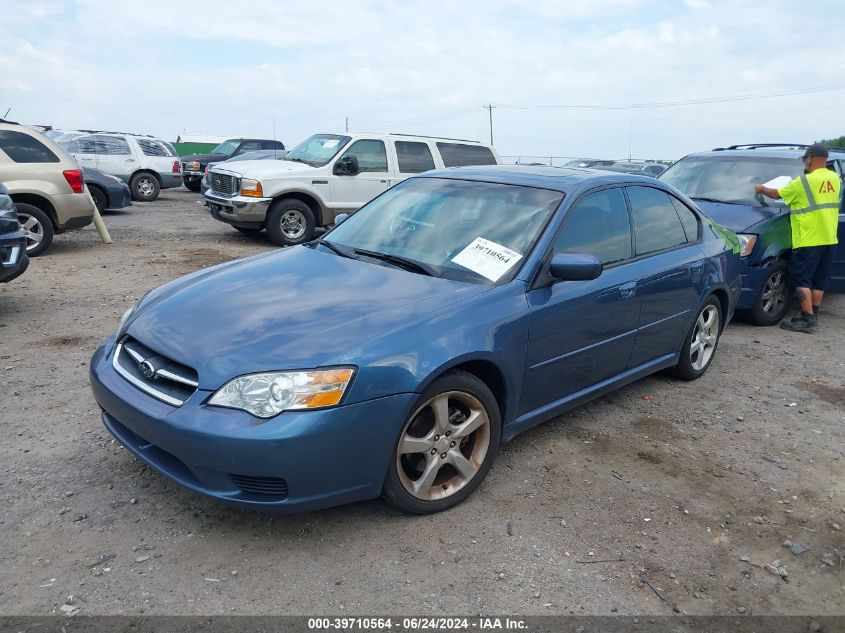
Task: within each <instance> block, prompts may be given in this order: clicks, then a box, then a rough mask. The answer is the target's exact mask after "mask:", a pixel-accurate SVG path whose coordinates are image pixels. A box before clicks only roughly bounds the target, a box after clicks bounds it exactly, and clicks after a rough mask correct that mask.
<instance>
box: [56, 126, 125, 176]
mask: <svg viewBox="0 0 845 633" xmlns="http://www.w3.org/2000/svg"><path fill="white" fill-rule="evenodd" d="M66 149H67V152H68V154H70V155H71V156H73V158H74V159H75V160H76V162H77V164H78V165H79V166H80V167H94V168H95V169H102V170H103V171H105V172H106V173H111V172H110V171H109V170H108V169H106V168H105V167H98V163H99V160H98V159H99V156H100V154H101V153H102V152H103V151H105V148H104V146H103V143H102V140H101V139H100V137H98V136H94V135H90V136H80V137H79V138H75V139H73V140H72V141H71V142H70V143H69V144H68V145H67V146H66ZM115 175H116V174H115Z"/></svg>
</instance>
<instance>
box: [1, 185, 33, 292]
mask: <svg viewBox="0 0 845 633" xmlns="http://www.w3.org/2000/svg"><path fill="white" fill-rule="evenodd" d="M28 266H29V258H28V257H27V256H26V236H25V235H24V233H23V229H22V228H21V225H20V224H19V223H18V213H17V211H16V210H15V203H14V201H13V200H12V199H11V198H10V197H9V194H8V191H6V187H5V186H4V185H3V183H0V283H4V282H7V281H12V279H17V278H18V277H20V276H21V275H22V274H23V273H24V271H25V270H26V269H27V267H28Z"/></svg>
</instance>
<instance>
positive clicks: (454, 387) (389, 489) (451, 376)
mask: <svg viewBox="0 0 845 633" xmlns="http://www.w3.org/2000/svg"><path fill="white" fill-rule="evenodd" d="M500 441H501V417H500V413H499V407H498V405H497V403H496V399H495V397H494V396H493V393H492V392H491V391H490V389H489V387H487V385H486V384H484V382H482V381H481V380H480V379H479V378H477V377H476V376H474V375H472V374H469V373H467V372H464V371H453V372H450V373H448V374H446V375H444V376H442V377H440V378H438V379H437V380H435V381H434V382H433V383H432V384H431V385H430V386H429V387H428V388H427V389H426V390H425V391H424V392H423V393H422V395H420V398H419V401H418V403H417V406H416V407H415V409H414V411H413V413H411V415H410V416H409V417H408V419H407V420H406V421H405V424H404V426H403V427H402V432H401V433H400V435H399V439H398V440H397V442H396V446H395V448H394V454H393V458H392V459H391V463H390V468H389V470H388V473H387V477H386V478H385V481H384V488H383V490H382V496H383V497H384V498H385V499H386V500H387V501H388V502H390V503H391V504H393V505H394V506H396V507H397V508H398V509H399V510H401V511H402V512H407V513H409V514H431V513H433V512H441V511H443V510H448V509H449V508H452V507H454V506H456V505H458V504H459V503H461V502H462V501H463V500H464V499H466V498H467V497H468V496H469V495H470V494H472V492H473V491H474V490H475V489H476V488H478V486H479V485H480V484H481V482H482V481H483V480H484V478H485V477H486V476H487V473H488V472H489V471H490V468H491V467H492V466H493V462H494V461H495V459H496V454H497V452H498V450H499V443H500Z"/></svg>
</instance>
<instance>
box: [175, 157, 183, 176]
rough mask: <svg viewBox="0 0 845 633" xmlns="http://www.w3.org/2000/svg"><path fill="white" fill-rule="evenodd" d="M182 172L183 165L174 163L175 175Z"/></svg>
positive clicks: (177, 162)
mask: <svg viewBox="0 0 845 633" xmlns="http://www.w3.org/2000/svg"><path fill="white" fill-rule="evenodd" d="M181 171H182V163H180V162H179V161H178V160H174V161H173V173H174V174H178V173H179V172H181Z"/></svg>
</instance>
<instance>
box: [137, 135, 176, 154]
mask: <svg viewBox="0 0 845 633" xmlns="http://www.w3.org/2000/svg"><path fill="white" fill-rule="evenodd" d="M135 141H136V142H137V143H138V147H140V148H141V151H142V152H144V155H145V156H175V154H174V153H172V152H171V151H170V148H168V147H167V145H165V144H164V143H162V142H161V141H154V140H151V139H147V138H136V139H135Z"/></svg>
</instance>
